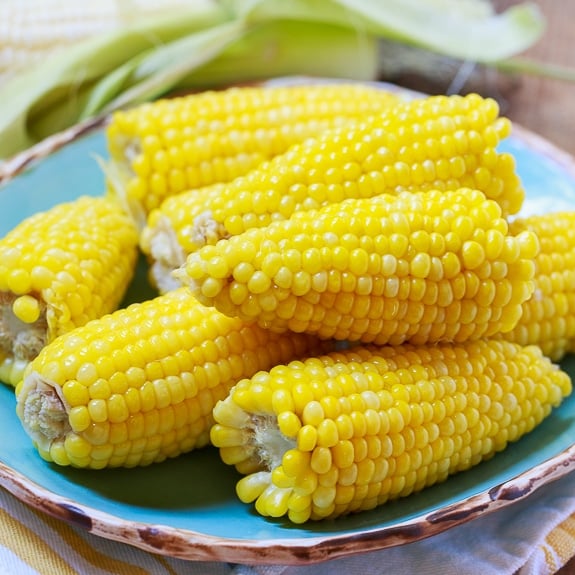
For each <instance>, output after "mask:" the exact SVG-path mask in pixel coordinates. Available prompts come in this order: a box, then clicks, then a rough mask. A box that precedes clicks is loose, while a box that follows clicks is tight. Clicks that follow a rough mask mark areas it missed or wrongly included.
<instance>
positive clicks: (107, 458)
mask: <svg viewBox="0 0 575 575" xmlns="http://www.w3.org/2000/svg"><path fill="white" fill-rule="evenodd" d="M322 348H323V349H324V351H325V347H324V345H323V344H319V343H318V342H316V340H315V339H313V338H311V337H308V336H304V335H301V334H283V335H278V334H274V333H272V332H269V331H266V330H263V329H261V328H259V327H258V326H255V325H252V326H250V325H246V324H244V323H243V322H242V321H241V320H239V319H237V318H228V317H226V316H223V315H222V314H220V313H219V312H217V311H216V310H214V309H210V308H206V307H204V306H202V305H200V304H199V303H198V302H197V301H195V300H194V298H193V297H192V296H191V295H190V293H189V292H188V291H187V290H185V289H184V288H182V289H179V290H175V291H172V292H170V293H168V294H166V295H164V296H159V297H157V298H155V299H152V300H149V301H146V302H143V303H138V304H133V305H131V306H129V307H128V308H125V309H121V310H118V311H116V312H115V313H113V314H110V315H107V316H105V317H102V318H100V319H97V320H94V321H92V322H90V323H88V324H86V325H85V326H83V327H80V328H77V329H76V330H74V331H72V332H69V333H67V334H65V335H63V336H62V337H60V338H58V339H57V340H55V341H53V342H52V343H51V344H50V345H49V346H47V347H45V348H44V349H43V350H42V351H41V353H40V354H39V355H38V357H37V358H36V359H35V360H34V361H33V362H32V363H30V364H29V366H28V367H27V369H26V372H25V374H24V379H23V381H22V382H21V383H20V384H19V385H18V387H17V388H16V398H17V414H18V416H19V418H20V420H21V421H22V424H23V426H24V429H25V430H26V432H27V433H28V434H29V435H30V437H31V438H32V440H33V441H34V443H35V445H36V447H37V449H38V451H39V453H40V455H41V456H42V457H43V458H44V459H46V460H48V461H53V462H55V463H57V464H58V465H62V466H67V465H71V466H74V467H81V468H93V469H100V468H104V467H134V466H142V465H148V464H151V463H154V462H160V461H162V460H164V459H166V458H169V457H175V456H177V455H180V454H182V453H186V452H189V451H191V450H192V449H194V448H199V447H203V446H205V445H206V444H207V443H208V442H209V430H210V427H211V425H212V423H213V418H212V409H213V407H214V405H215V403H216V402H217V401H218V400H220V399H223V398H224V397H225V396H226V395H227V393H228V391H229V389H230V388H231V387H232V385H233V384H234V383H235V382H236V381H238V380H239V379H241V378H243V377H250V376H251V375H253V374H254V373H256V372H257V371H258V370H262V369H269V368H271V367H272V366H273V365H275V364H277V363H282V362H286V361H290V360H291V359H296V358H298V357H300V356H302V355H308V354H311V353H314V352H315V353H318V352H320V353H321V351H320V350H321V349H322Z"/></svg>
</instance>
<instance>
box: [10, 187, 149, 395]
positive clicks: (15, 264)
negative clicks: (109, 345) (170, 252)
mask: <svg viewBox="0 0 575 575" xmlns="http://www.w3.org/2000/svg"><path fill="white" fill-rule="evenodd" d="M137 254H138V234H137V231H136V228H135V227H134V224H133V223H132V220H131V219H130V218H129V217H128V216H127V214H125V213H124V212H123V211H122V209H121V207H120V205H119V204H118V202H117V201H115V200H114V199H111V198H107V197H97V198H95V197H87V196H86V197H81V198H79V199H77V200H75V201H73V202H67V203H62V204H59V205H57V206H55V207H54V208H52V209H50V210H47V211H45V212H40V213H37V214H35V215H33V216H31V217H30V218H27V219H26V220H24V221H23V222H21V223H20V224H19V225H18V226H16V228H14V229H13V230H12V231H10V232H9V233H8V234H7V235H6V236H5V237H3V238H2V239H0V381H3V382H5V383H8V384H11V385H16V383H17V382H18V381H19V379H20V377H21V376H22V371H23V369H24V368H25V366H26V364H27V363H28V362H29V361H30V360H32V359H33V358H34V357H35V356H36V355H37V354H38V352H39V351H40V350H41V349H42V348H43V347H44V346H45V345H46V344H47V343H49V342H51V341H52V340H54V339H55V338H56V337H58V336H59V335H61V334H63V333H66V332H68V331H70V330H71V329H73V328H74V327H77V326H79V325H83V324H85V323H86V322H88V321H89V320H91V319H94V318H97V317H99V316H101V315H104V314H106V313H109V312H111V311H113V310H115V309H116V308H117V307H118V305H119V304H120V302H121V300H122V298H123V296H124V294H125V292H126V290H127V287H128V284H129V283H130V280H131V278H132V276H133V274H134V270H135V265H136V259H137Z"/></svg>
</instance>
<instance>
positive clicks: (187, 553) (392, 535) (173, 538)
mask: <svg viewBox="0 0 575 575" xmlns="http://www.w3.org/2000/svg"><path fill="white" fill-rule="evenodd" d="M280 81H281V82H282V83H283V82H284V81H285V80H280ZM288 81H289V80H288ZM273 83H274V82H270V84H272V85H273ZM383 86H384V87H386V88H389V89H391V90H397V91H399V92H402V93H405V94H407V95H408V96H411V95H417V94H416V93H414V92H411V91H406V90H403V89H402V88H397V87H395V86H393V85H388V84H383ZM107 120H108V118H107V117H98V118H94V119H90V120H88V121H86V122H83V123H81V124H78V125H75V126H73V127H71V128H69V129H68V130H64V131H62V132H60V133H57V134H54V135H53V136H51V137H49V138H47V139H45V140H43V141H42V142H39V143H38V144H36V145H35V146H32V147H31V148H29V149H28V150H25V151H23V152H21V153H19V154H17V155H15V156H14V157H12V158H10V159H8V160H6V161H4V162H2V163H0V189H1V186H2V185H3V184H6V183H8V182H9V181H10V180H11V179H13V178H14V177H16V176H17V175H18V174H20V173H22V172H24V171H25V170H27V169H29V168H31V167H32V166H33V165H34V164H36V163H37V162H39V161H41V160H42V159H44V158H46V157H47V156H49V155H50V154H52V153H54V152H56V151H57V150H59V149H61V148H63V147H64V146H66V145H68V144H70V143H73V142H74V141H76V140H77V139H79V138H81V137H83V136H86V135H88V134H90V133H92V132H94V131H95V130H100V129H102V128H103V127H104V126H105V125H106V123H107ZM513 135H514V137H516V138H517V139H519V140H520V141H522V142H524V143H525V144H526V145H527V146H529V147H530V148H532V149H533V150H534V151H536V152H538V153H540V154H541V155H542V156H546V157H548V158H551V159H552V160H553V162H555V163H556V164H558V165H560V166H561V167H562V168H563V169H565V170H566V171H567V172H569V173H570V174H572V175H573V177H574V178H575V158H573V157H572V156H571V155H570V154H568V153H567V152H565V151H563V150H561V149H560V148H558V147H557V146H555V145H554V144H552V143H551V142H549V141H548V140H546V139H544V138H542V137H541V136H539V135H537V134H535V133H533V132H531V131H529V130H527V129H525V128H523V127H522V126H520V125H518V124H516V123H514V126H513ZM574 469H575V444H573V445H571V446H570V447H568V448H567V449H565V450H564V451H562V452H561V453H559V454H558V455H556V456H554V457H551V458H550V459H548V460H546V461H544V462H542V463H540V464H539V465H537V466H534V467H532V468H531V469H529V470H527V471H525V472H523V473H520V474H518V475H516V476H515V477H513V478H511V479H509V480H507V481H504V482H502V483H500V484H497V485H495V486H493V487H492V488H490V489H488V490H486V491H484V492H482V493H479V494H477V495H474V496H472V497H469V498H467V499H465V500H462V501H458V502H455V503H452V504H449V505H446V506H444V507H442V508H441V509H439V510H436V511H433V512H431V513H429V514H423V515H419V516H416V517H413V518H411V519H409V520H406V521H401V522H398V523H396V524H394V525H393V526H387V527H380V528H378V527H374V528H370V529H366V530H363V531H361V532H356V533H343V534H341V535H337V534H336V535H334V534H329V535H318V536H314V537H306V538H281V539H278V538H274V539H273V540H266V539H261V540H260V539H258V540H254V539H234V538H222V537H217V536H212V535H208V534H203V533H200V532H195V531H191V530H188V529H178V528H174V527H170V526H169V525H153V524H149V523H143V522H135V521H128V520H123V519H121V518H119V517H116V516H114V515H111V514H109V513H106V512H102V511H100V510H98V509H95V508H92V507H90V506H87V505H83V504H80V503H78V502H76V501H74V500H72V499H68V498H66V497H63V496H60V495H57V494H55V493H53V492H52V491H50V490H49V489H47V488H44V487H42V486H41V485H39V484H38V483H36V482H34V481H31V480H29V479H28V478H27V477H26V476H24V475H23V474H21V473H20V472H18V471H16V470H15V469H13V468H11V467H9V466H7V465H6V464H4V463H2V462H0V486H2V487H3V488H5V489H6V490H7V491H8V492H10V493H11V494H12V495H14V496H15V497H16V498H17V499H19V500H20V501H22V502H24V503H26V504H28V505H30V506H31V507H33V508H35V509H37V510H39V511H42V512H44V513H46V514H48V515H50V516H53V517H55V518H57V519H60V520H63V521H65V522H66V523H69V524H71V525H75V526H77V527H80V528H82V529H85V530H86V531H89V532H90V533H92V534H94V535H97V536H100V537H103V538H106V539H110V540H114V541H118V542H122V543H125V544H129V545H132V546H134V547H137V548H139V549H142V550H144V551H148V552H151V553H156V554H160V555H166V556H171V557H174V558H179V559H185V560H192V561H220V562H222V561H223V562H230V563H243V564H252V565H272V564H283V565H302V564H310V563H319V562H322V561H327V560H331V559H336V558H340V557H346V556H351V555H355V554H358V553H366V552H369V551H376V550H381V549H386V548H390V547H395V546H399V545H404V544H407V543H412V542H415V541H418V540H421V539H425V538H428V537H431V536H433V535H437V534H439V533H442V532H444V531H446V530H448V529H451V528H453V527H455V526H458V525H461V524H463V523H466V522H468V521H471V520H473V519H475V518H477V517H479V516H483V515H485V514H487V513H492V512H494V511H497V510H499V509H502V508H504V507H507V506H508V505H510V504H513V503H515V502H517V501H521V500H523V499H525V498H526V497H528V496H529V495H531V494H532V493H534V492H535V491H536V490H538V489H539V488H541V487H542V486H544V485H547V484H548V483H551V482H553V481H556V480H558V479H560V478H561V477H563V476H565V475H567V474H568V473H570V472H571V471H573V470H574Z"/></svg>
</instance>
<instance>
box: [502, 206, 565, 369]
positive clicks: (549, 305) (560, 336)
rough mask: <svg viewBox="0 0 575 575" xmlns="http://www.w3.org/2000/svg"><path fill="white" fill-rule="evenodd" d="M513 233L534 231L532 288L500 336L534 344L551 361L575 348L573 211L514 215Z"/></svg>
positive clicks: (511, 225) (525, 343)
mask: <svg viewBox="0 0 575 575" xmlns="http://www.w3.org/2000/svg"><path fill="white" fill-rule="evenodd" d="M509 230H510V232H511V233H513V234H520V233H522V232H524V231H526V230H528V231H530V232H533V233H535V234H537V236H538V238H539V243H540V251H539V255H538V256H537V257H536V258H535V276H534V286H535V289H534V291H533V294H532V295H531V297H530V298H529V299H527V300H526V301H525V302H524V303H523V305H522V313H521V317H520V319H519V322H518V323H517V325H516V326H515V328H513V330H511V331H509V332H507V333H506V334H504V335H503V337H504V338H505V339H506V340H509V341H515V342H517V343H519V344H521V345H529V344H536V345H538V346H539V347H541V349H542V350H543V353H544V354H545V355H547V356H548V357H550V358H551V359H552V360H553V361H559V360H560V359H562V358H563V357H564V356H565V354H567V353H569V352H572V351H575V212H561V213H549V214H539V215H533V216H529V217H526V218H517V219H515V220H513V221H512V222H511V223H510V225H509Z"/></svg>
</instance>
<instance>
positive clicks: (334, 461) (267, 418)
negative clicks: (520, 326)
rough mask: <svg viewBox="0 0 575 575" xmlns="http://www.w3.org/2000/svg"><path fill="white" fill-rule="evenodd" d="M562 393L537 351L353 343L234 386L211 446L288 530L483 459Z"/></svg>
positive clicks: (219, 409) (509, 346)
mask: <svg viewBox="0 0 575 575" xmlns="http://www.w3.org/2000/svg"><path fill="white" fill-rule="evenodd" d="M570 392H571V381H570V379H569V376H568V375H567V374H566V373H565V372H563V371H561V370H559V369H558V368H557V367H556V366H554V365H552V364H551V362H550V361H549V360H548V359H547V358H545V357H544V356H543V355H542V354H541V351H540V350H539V348H537V347H535V346H531V347H525V348H523V347H520V346H519V345H517V344H514V343H510V342H504V341H489V340H481V341H478V342H474V343H467V344H462V345H455V344H443V345H438V346H433V347H420V348H418V347H414V346H410V345H407V344H406V345H404V346H399V347H390V346H387V347H380V348H377V347H356V348H353V349H350V350H347V351H342V352H337V353H336V352H333V353H331V354H329V355H326V356H321V357H317V358H310V359H306V360H305V361H303V362H302V361H296V362H292V363H290V364H288V365H287V366H281V365H280V366H275V367H274V368H272V369H271V370H270V371H269V372H261V373H258V374H257V375H255V376H254V377H253V378H251V379H246V380H242V381H240V382H239V383H238V384H237V385H236V386H235V387H234V388H233V389H232V391H231V393H230V395H229V396H228V397H227V398H226V399H225V400H223V401H221V402H219V403H218V404H217V405H216V407H215V409H214V417H215V420H216V424H215V425H214V426H213V428H212V431H211V439H212V442H213V444H214V445H215V446H216V447H219V448H220V454H221V456H222V459H223V461H224V462H226V463H228V464H230V465H235V466H236V468H237V469H238V470H239V471H240V473H242V474H244V475H245V477H244V478H242V479H241V480H240V481H239V482H238V484H237V494H238V496H239V498H240V499H241V500H242V501H243V502H245V503H252V502H255V509H256V511H257V512H258V513H260V514H261V515H264V516H270V517H282V516H287V517H288V518H289V519H290V520H291V521H293V522H295V523H303V522H305V521H308V520H319V519H324V518H334V517H338V516H341V515H344V514H348V513H352V512H356V511H363V510H368V509H373V508H375V507H377V506H379V505H382V504H384V503H385V502H387V501H388V500H391V499H396V498H399V497H404V496H407V495H409V494H411V493H413V492H415V491H419V490H421V489H423V488H424V487H426V486H430V485H433V484H435V483H438V482H441V481H444V480H445V479H447V477H448V476H450V475H452V474H454V473H457V472H460V471H463V470H466V469H469V468H470V467H472V466H474V465H476V464H478V463H479V462H480V461H482V460H485V459H489V458H490V457H492V456H493V455H494V454H495V453H497V452H499V451H501V450H503V449H505V448H506V446H507V445H508V444H509V443H510V442H513V441H516V440H517V439H519V438H520V437H521V436H522V435H524V434H525V433H528V432H529V431H531V430H532V429H533V428H535V427H536V426H537V425H538V424H539V423H540V422H541V421H542V420H543V419H544V418H545V417H546V416H547V415H548V414H549V413H550V411H551V410H552V408H553V407H555V406H558V405H559V404H560V403H561V401H562V399H563V398H564V397H565V396H567V395H568V394H569V393H570Z"/></svg>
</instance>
